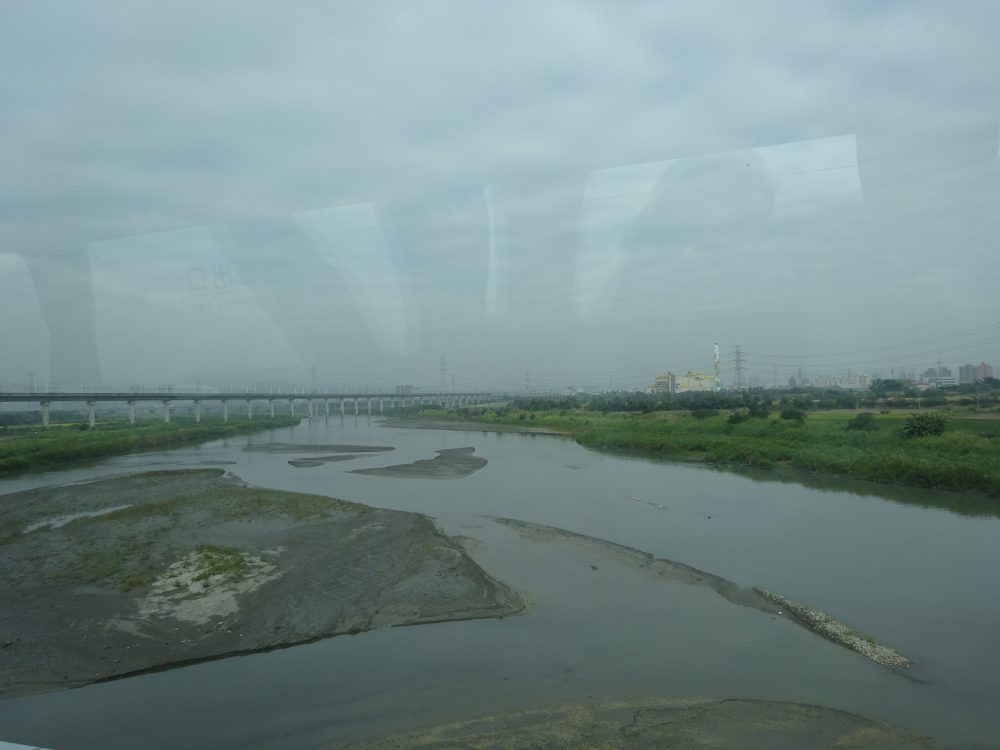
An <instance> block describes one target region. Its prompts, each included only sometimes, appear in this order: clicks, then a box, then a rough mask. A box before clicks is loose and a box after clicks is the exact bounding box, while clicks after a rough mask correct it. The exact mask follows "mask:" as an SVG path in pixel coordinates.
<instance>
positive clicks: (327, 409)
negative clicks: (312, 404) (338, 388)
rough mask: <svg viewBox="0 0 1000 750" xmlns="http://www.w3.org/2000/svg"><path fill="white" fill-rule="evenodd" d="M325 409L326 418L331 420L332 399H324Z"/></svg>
mask: <svg viewBox="0 0 1000 750" xmlns="http://www.w3.org/2000/svg"><path fill="white" fill-rule="evenodd" d="M323 408H324V409H325V410H326V418H327V419H329V418H330V399H328V398H325V399H323Z"/></svg>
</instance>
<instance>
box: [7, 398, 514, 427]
mask: <svg viewBox="0 0 1000 750" xmlns="http://www.w3.org/2000/svg"><path fill="white" fill-rule="evenodd" d="M511 397H512V396H511V394H502V393H482V392H468V393H406V394H401V393H200V392H177V393H175V392H172V391H167V392H165V391H149V392H131V391H120V392H108V393H97V392H80V393H70V392H54V393H37V392H23V393H0V403H37V404H38V405H39V406H40V408H41V410H42V424H43V425H44V426H45V427H48V426H49V409H50V408H51V406H52V404H53V403H82V404H86V405H87V418H88V421H89V422H90V426H91V427H93V426H94V425H95V424H96V422H97V404H99V403H119V404H122V403H124V404H126V405H127V406H128V418H129V422H131V423H132V424H135V405H136V404H137V403H141V402H145V403H150V402H155V403H160V404H162V406H163V421H164V422H169V421H170V410H171V409H172V408H173V406H174V404H176V403H177V402H181V403H188V402H189V403H191V404H193V406H194V419H195V421H196V422H201V412H202V404H203V403H205V402H210V403H221V404H222V419H223V420H224V421H226V422H228V421H229V415H230V414H229V411H230V410H229V405H230V402H234V401H235V402H237V403H242V404H244V413H245V415H246V418H247V419H253V415H254V405H255V404H260V405H266V408H267V409H268V410H269V411H270V415H271V417H274V416H275V414H276V413H277V407H276V404H281V405H287V409H288V412H287V413H288V414H289V415H291V416H295V407H296V404H302V403H304V404H305V408H306V414H307V415H308V417H309V418H310V419H312V418H313V417H315V416H316V415H317V414H318V413H319V411H320V409H322V410H323V411H324V412H325V414H326V416H327V417H329V416H330V404H331V403H336V404H337V405H338V406H339V409H340V416H344V414H345V413H346V408H345V407H346V405H347V404H349V403H350V404H353V406H354V415H355V416H358V414H359V413H360V403H361V402H362V401H364V402H366V405H367V408H368V416H369V417H370V416H372V405H373V404H374V403H377V404H378V411H379V414H384V413H385V405H386V402H388V403H389V408H390V409H393V408H396V407H406V406H419V405H432V404H433V405H440V406H453V407H462V406H470V405H473V404H483V403H493V402H496V401H506V400H509V399H510V398H511Z"/></svg>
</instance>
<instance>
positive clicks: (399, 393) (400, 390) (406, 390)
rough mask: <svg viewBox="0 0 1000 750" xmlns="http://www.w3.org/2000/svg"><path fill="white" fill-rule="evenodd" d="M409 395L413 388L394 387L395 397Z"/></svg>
mask: <svg viewBox="0 0 1000 750" xmlns="http://www.w3.org/2000/svg"><path fill="white" fill-rule="evenodd" d="M411 393H413V386H412V385H397V386H396V395H397V396H409V395H410V394H411Z"/></svg>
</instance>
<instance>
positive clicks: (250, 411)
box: [247, 399, 253, 419]
mask: <svg viewBox="0 0 1000 750" xmlns="http://www.w3.org/2000/svg"><path fill="white" fill-rule="evenodd" d="M247 419H253V401H251V400H250V399H247Z"/></svg>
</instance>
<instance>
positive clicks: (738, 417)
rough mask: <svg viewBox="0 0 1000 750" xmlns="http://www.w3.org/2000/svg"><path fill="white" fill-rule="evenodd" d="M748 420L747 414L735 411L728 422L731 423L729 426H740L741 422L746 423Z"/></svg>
mask: <svg viewBox="0 0 1000 750" xmlns="http://www.w3.org/2000/svg"><path fill="white" fill-rule="evenodd" d="M746 420H747V415H746V414H741V413H740V412H738V411H734V412H733V413H732V414H730V415H729V419H727V420H726V421H727V422H729V424H739V423H740V422H746Z"/></svg>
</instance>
